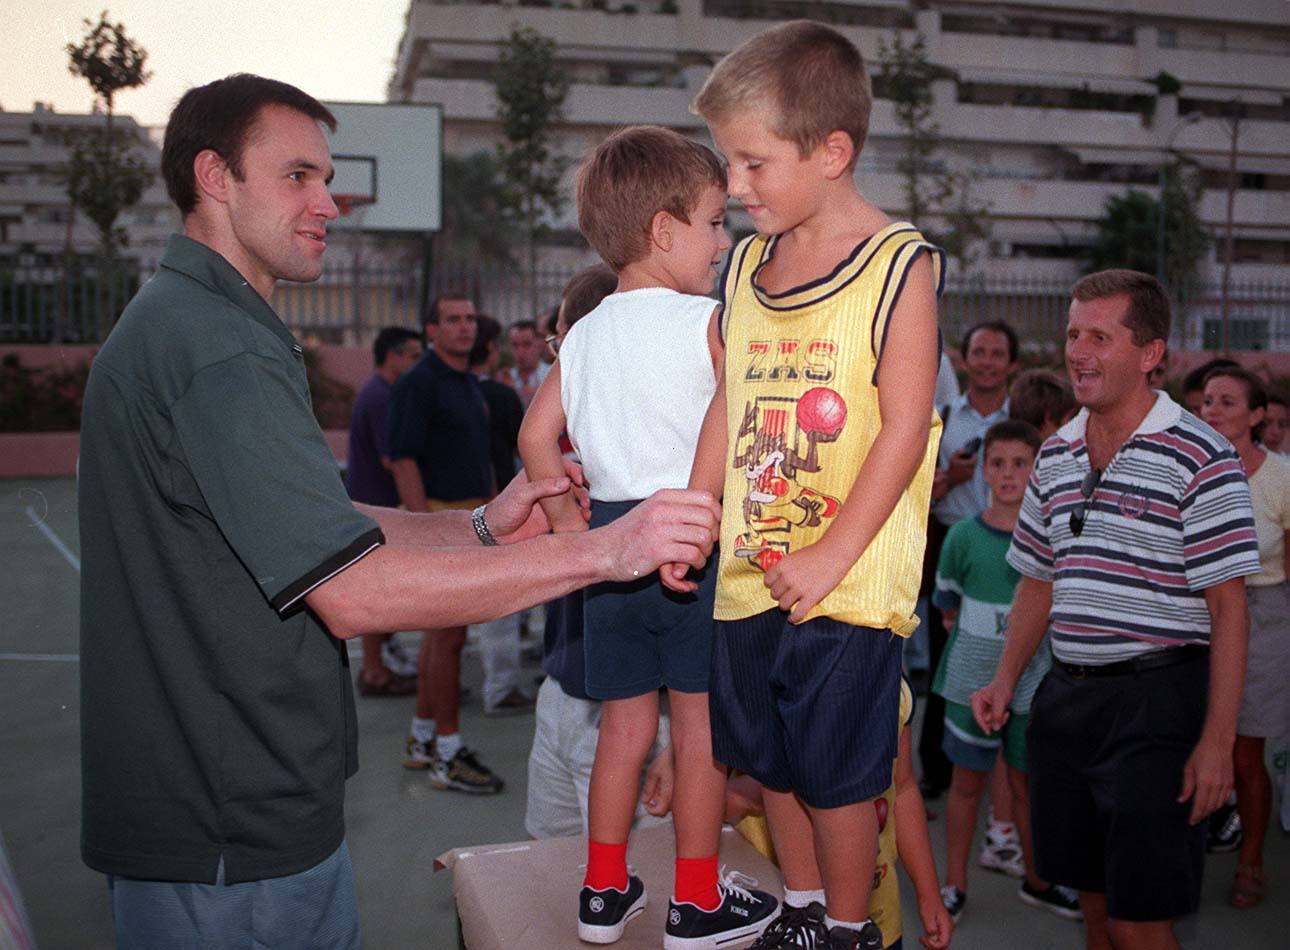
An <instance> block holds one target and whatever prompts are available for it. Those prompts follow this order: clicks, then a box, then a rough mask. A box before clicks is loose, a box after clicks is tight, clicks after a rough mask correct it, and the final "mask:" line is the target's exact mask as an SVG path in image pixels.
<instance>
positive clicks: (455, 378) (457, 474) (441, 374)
mask: <svg viewBox="0 0 1290 950" xmlns="http://www.w3.org/2000/svg"><path fill="white" fill-rule="evenodd" d="M424 329H425V334H426V339H427V340H428V341H429V342H430V344H431V346H432V349H431V350H430V351H429V352H428V353H426V355H425V356H424V357H422V359H421V361H420V362H419V363H417V365H416V366H414V367H413V368H412V369H411V370H409V371H408V373H407V375H405V376H404V377H403V378H402V379H400V380H399V381H398V382H397V383H396V384H395V386H394V392H393V394H392V396H391V399H390V417H389V428H390V461H391V465H392V468H393V472H394V482H395V484H396V485H397V486H398V491H399V500H400V501H401V502H402V504H403V507H405V508H407V510H408V511H445V510H450V509H465V510H470V509H472V508H475V507H477V506H479V505H482V504H484V503H485V502H487V501H488V499H490V498H492V497H493V494H494V493H495V490H496V479H495V478H494V476H493V459H492V434H491V426H490V422H489V413H488V404H487V402H486V401H485V399H484V394H483V391H482V390H481V389H480V386H479V379H478V377H476V376H475V374H474V373H472V372H471V371H470V351H471V350H472V349H473V348H474V345H475V335H476V329H477V327H476V322H475V305H474V303H473V302H472V301H471V300H470V298H468V297H466V296H465V295H464V294H461V293H448V294H443V295H442V296H440V297H439V298H438V299H436V300H435V301H433V302H432V303H431V305H430V309H429V310H428V311H427V312H426V320H425V325H424ZM465 645H466V628H465V627H464V626H459V627H449V628H446V629H442V630H427V631H426V632H425V637H424V638H423V639H422V641H421V654H420V656H419V657H418V658H417V705H416V711H415V713H414V715H413V717H412V724H411V726H410V727H409V730H408V738H407V743H406V750H405V755H404V758H403V766H404V768H409V769H425V770H428V772H429V776H430V784H431V785H432V786H434V787H435V788H440V789H451V790H453V791H459V792H467V793H473V794H485V795H487V794H495V793H497V792H500V791H501V790H502V785H503V782H502V780H501V779H500V778H498V777H497V776H496V775H494V774H493V772H492V770H491V769H489V768H488V767H487V766H486V765H484V764H483V763H482V762H480V761H479V759H478V757H477V756H476V755H475V753H474V752H473V751H472V750H471V749H469V748H467V747H466V746H464V745H463V744H462V740H461V731H460V728H461V727H460V705H461V651H462V648H463V647H465Z"/></svg>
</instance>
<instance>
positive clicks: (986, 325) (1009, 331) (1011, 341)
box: [959, 320, 1021, 363]
mask: <svg viewBox="0 0 1290 950" xmlns="http://www.w3.org/2000/svg"><path fill="white" fill-rule="evenodd" d="M978 330H993V331H995V332H996V333H1002V334H1003V335H1004V336H1006V337H1007V338H1008V362H1009V363H1015V362H1017V356H1018V354H1019V353H1020V352H1021V344H1020V343H1019V342H1018V340H1017V331H1016V330H1014V329H1013V328H1012V327H1010V326H1008V324H1006V323H1004V322H1003V321H1002V320H985V321H982V322H981V323H974V324H973V325H972V327H971V329H969V330H968V332H967V333H965V334H963V342H962V343H960V344H959V352H960V353H962V354H963V357H964V359H966V358H967V355H968V350H970V349H971V348H972V335H973V334H974V333H976V332H977V331H978Z"/></svg>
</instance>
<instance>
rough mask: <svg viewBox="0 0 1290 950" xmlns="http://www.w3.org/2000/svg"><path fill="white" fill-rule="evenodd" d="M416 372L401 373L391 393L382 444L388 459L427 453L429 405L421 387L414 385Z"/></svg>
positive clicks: (415, 383) (419, 455) (416, 379)
mask: <svg viewBox="0 0 1290 950" xmlns="http://www.w3.org/2000/svg"><path fill="white" fill-rule="evenodd" d="M418 376H419V374H418V373H417V371H416V369H413V370H410V371H408V372H407V373H404V374H403V376H402V378H400V379H399V381H398V382H396V383H395V384H394V389H393V391H392V392H391V393H390V408H389V415H388V418H387V420H386V434H387V440H386V446H385V447H386V449H387V450H388V451H389V453H390V454H389V456H388V457H389V458H391V459H405V458H419V457H421V456H423V455H425V454H426V432H428V431H429V428H430V415H431V411H432V407H431V406H430V403H429V400H428V398H427V395H428V394H427V393H426V392H425V391H424V387H421V386H419V385H417V383H418Z"/></svg>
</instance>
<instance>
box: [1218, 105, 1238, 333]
mask: <svg viewBox="0 0 1290 950" xmlns="http://www.w3.org/2000/svg"><path fill="white" fill-rule="evenodd" d="M1240 134H1241V109H1240V104H1239V103H1235V102H1234V103H1233V109H1232V149H1231V152H1230V153H1229V154H1228V159H1227V222H1226V231H1225V233H1224V235H1223V252H1224V253H1223V288H1222V291H1221V296H1220V300H1221V304H1220V307H1219V315H1220V320H1221V321H1222V327H1223V335H1222V339H1223V352H1224V353H1226V352H1227V351H1228V344H1229V342H1230V341H1229V338H1228V335H1227V320H1228V313H1229V311H1230V309H1231V300H1229V299H1228V291H1229V287H1230V284H1231V280H1232V258H1233V257H1235V256H1236V240H1235V238H1234V237H1233V235H1232V212H1233V208H1234V206H1235V204H1236V139H1237V136H1239V135H1240Z"/></svg>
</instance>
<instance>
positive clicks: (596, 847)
mask: <svg viewBox="0 0 1290 950" xmlns="http://www.w3.org/2000/svg"><path fill="white" fill-rule="evenodd" d="M582 883H583V885H584V886H586V887H590V888H594V889H595V890H597V891H603V890H604V889H605V888H607V887H612V888H614V889H615V890H618V891H625V890H627V842H626V841H624V842H623V843H622V844H602V843H601V842H599V841H590V840H588V841H587V877H586V879H585V880H583V882H582Z"/></svg>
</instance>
